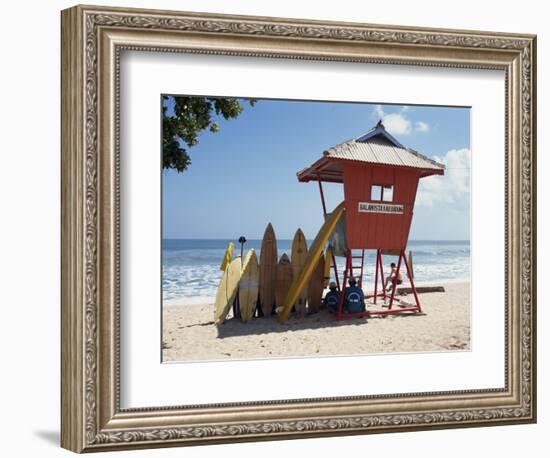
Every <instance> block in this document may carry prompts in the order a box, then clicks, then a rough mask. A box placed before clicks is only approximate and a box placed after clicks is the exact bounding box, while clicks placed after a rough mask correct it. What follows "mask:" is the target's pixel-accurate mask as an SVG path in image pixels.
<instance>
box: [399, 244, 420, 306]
mask: <svg viewBox="0 0 550 458" xmlns="http://www.w3.org/2000/svg"><path fill="white" fill-rule="evenodd" d="M403 262H404V263H405V267H406V269H407V277H409V281H410V282H411V289H412V292H413V294H414V301H415V302H416V307H417V308H418V311H419V312H422V307H421V306H420V299H419V298H418V293H417V292H416V287H415V286H414V280H413V277H412V275H411V268H410V266H409V263H408V262H407V257H406V256H405V251H403Z"/></svg>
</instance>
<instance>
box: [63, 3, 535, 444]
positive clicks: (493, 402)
mask: <svg viewBox="0 0 550 458" xmlns="http://www.w3.org/2000/svg"><path fill="white" fill-rule="evenodd" d="M61 20H62V21H61V22H62V23H61V43H62V49H61V57H62V59H61V75H62V99H61V117H62V131H61V137H62V145H61V155H62V161H61V163H62V170H61V175H62V182H61V196H62V252H61V261H62V284H61V286H62V288H61V295H62V300H61V378H62V380H61V394H62V400H61V446H62V447H64V448H66V449H69V450H72V451H75V452H93V451H105V450H123V449H135V448H147V447H167V446H180V445H199V444H200V445H205V444H214V443H226V442H242V441H256V440H280V439H294V438H305V437H322V436H335V435H351V434H369V433H380V432H397V431H416V430H427V429H438V428H459V427H473V426H491V425H504V424H520V423H533V422H535V421H536V37H535V36H534V35H529V34H508V33H495V32H479V31H464V30H443V29H424V28H417V27H402V26H383V25H370V24H355V23H335V22H326V21H312V20H301V19H300V20H298V19H283V18H265V17H252V16H230V15H219V14H210V13H209V14H205V13H187V12H172V11H157V10H141V9H127V8H114V7H95V6H75V7H73V8H69V9H67V10H64V11H63V12H62V14H61ZM124 50H133V51H138V52H170V53H196V54H214V55H225V56H249V57H252V58H261V57H269V58H285V59H299V60H320V61H336V62H356V63H374V64H381V65H385V64H390V65H413V66H419V67H431V66H433V67H449V68H463V69H464V68H465V69H481V70H501V71H504V72H505V81H506V84H505V94H504V95H503V97H504V98H505V119H503V123H505V139H504V144H505V154H506V158H505V189H504V190H503V198H504V200H505V208H506V217H505V221H504V224H503V230H504V232H505V246H504V247H503V250H504V255H505V285H506V287H505V291H504V297H505V304H503V306H504V307H505V316H506V320H505V330H504V334H505V343H504V345H505V361H504V364H503V367H502V370H503V371H504V375H505V380H506V383H505V387H504V388H502V389H500V388H499V389H494V388H488V389H479V390H465V391H447V392H424V393H393V394H387V395H379V396H343V397H331V398H321V399H319V398H303V399H295V400H282V401H281V400H279V401H277V400H261V399H260V400H258V401H257V402H243V403H226V404H224V403H222V404H219V403H212V404H204V405H192V406H177V405H172V406H161V407H155V408H152V407H145V408H132V409H122V408H121V406H120V390H121V385H120V358H121V355H120V347H119V344H120V342H119V339H120V310H119V307H120V290H119V288H120V252H119V244H120V237H121V234H120V230H119V222H120V221H119V212H120V199H119V192H120V183H119V176H120V163H119V146H120V143H119V141H120V138H119V135H120V131H119V127H120V126H119V123H120V111H119V108H120V106H119V96H120V83H121V80H120V74H119V64H120V55H121V52H123V51H124Z"/></svg>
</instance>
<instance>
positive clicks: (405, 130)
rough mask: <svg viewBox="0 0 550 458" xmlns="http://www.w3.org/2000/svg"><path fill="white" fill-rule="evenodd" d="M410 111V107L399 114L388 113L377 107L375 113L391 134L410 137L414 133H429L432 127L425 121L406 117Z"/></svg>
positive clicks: (402, 109) (404, 108)
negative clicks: (414, 120)
mask: <svg viewBox="0 0 550 458" xmlns="http://www.w3.org/2000/svg"><path fill="white" fill-rule="evenodd" d="M408 110H409V107H408V106H403V107H402V108H401V110H400V111H399V112H398V113H386V112H385V111H384V110H383V108H382V106H381V105H375V107H374V113H375V115H376V116H377V117H378V118H380V119H381V120H382V123H383V124H384V127H385V128H386V130H387V131H388V132H389V133H390V134H394V135H410V134H412V133H413V132H429V130H430V126H429V125H428V123H425V122H423V121H417V122H416V123H414V125H413V123H412V121H411V120H410V119H409V118H408V117H407V116H406V115H405V113H406V112H407V111H408Z"/></svg>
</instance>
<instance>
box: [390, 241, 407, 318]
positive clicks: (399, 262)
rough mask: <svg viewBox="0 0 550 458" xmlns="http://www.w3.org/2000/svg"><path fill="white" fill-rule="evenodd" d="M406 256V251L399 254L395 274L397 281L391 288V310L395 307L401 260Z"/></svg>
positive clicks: (393, 282)
mask: <svg viewBox="0 0 550 458" xmlns="http://www.w3.org/2000/svg"><path fill="white" fill-rule="evenodd" d="M404 256H405V251H404V250H401V252H400V253H399V260H398V261H397V271H396V272H395V280H394V281H392V288H391V296H390V306H389V309H390V310H391V308H392V305H393V298H394V296H395V289H396V288H397V278H398V277H399V272H400V270H401V259H403V257H404Z"/></svg>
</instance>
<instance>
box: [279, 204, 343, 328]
mask: <svg viewBox="0 0 550 458" xmlns="http://www.w3.org/2000/svg"><path fill="white" fill-rule="evenodd" d="M344 210H345V207H344V202H342V203H341V204H340V205H338V206H337V207H336V208H335V209H334V211H333V212H332V213H331V215H330V217H329V218H328V219H327V220H326V221H325V223H324V224H323V225H322V226H321V229H320V230H319V233H318V234H317V236H316V237H315V240H314V241H313V243H312V244H311V246H310V247H309V251H308V256H307V259H306V263H305V265H304V267H303V269H302V270H301V271H300V273H299V275H298V276H297V277H295V278H294V280H293V282H292V286H291V287H290V290H289V291H288V294H287V296H286V299H285V302H284V304H283V309H282V310H281V313H280V314H279V315H278V317H277V321H279V323H284V322H285V321H286V320H287V319H288V317H289V315H290V312H291V310H292V305H293V304H294V303H295V302H296V300H297V299H298V296H299V295H300V291H302V289H303V288H304V286H305V285H306V284H307V282H308V280H309V278H310V277H311V273H312V272H313V269H314V268H315V266H316V265H317V262H318V261H319V257H320V256H321V253H322V252H323V249H324V247H325V244H326V243H327V241H328V239H329V237H330V235H331V234H332V232H333V231H334V228H335V227H336V224H338V221H340V218H341V217H342V215H343V213H344Z"/></svg>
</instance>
